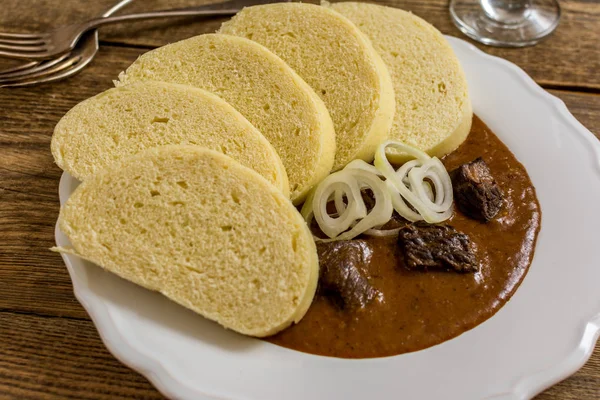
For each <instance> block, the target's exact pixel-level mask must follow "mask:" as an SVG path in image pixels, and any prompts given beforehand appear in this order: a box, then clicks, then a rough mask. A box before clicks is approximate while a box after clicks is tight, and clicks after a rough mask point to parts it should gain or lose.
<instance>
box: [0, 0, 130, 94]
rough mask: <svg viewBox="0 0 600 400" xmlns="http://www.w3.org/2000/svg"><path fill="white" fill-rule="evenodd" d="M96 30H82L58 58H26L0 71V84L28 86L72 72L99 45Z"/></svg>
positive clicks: (121, 3)
mask: <svg viewBox="0 0 600 400" xmlns="http://www.w3.org/2000/svg"><path fill="white" fill-rule="evenodd" d="M132 1H133V0H121V1H119V2H118V3H117V4H115V5H114V6H112V7H111V8H110V9H108V10H106V11H105V12H104V13H103V14H102V16H103V17H109V16H111V15H112V14H114V13H115V12H117V11H119V10H120V9H121V8H123V7H124V6H126V5H127V4H128V3H131V2H132ZM99 48H100V45H99V42H98V31H97V30H94V31H91V32H87V33H85V34H84V35H83V36H82V37H81V39H80V40H79V42H78V43H77V46H76V47H75V48H74V49H73V51H71V52H69V53H67V54H63V55H61V56H59V57H57V58H54V59H51V60H44V61H29V62H26V63H23V64H21V65H18V66H16V67H13V68H10V69H5V70H3V71H0V87H16V86H28V85H33V84H37V83H44V82H54V81H58V80H61V79H65V78H68V77H69V76H72V75H75V74H76V73H78V72H79V71H81V70H82V69H83V68H85V67H86V66H87V65H88V64H89V63H90V62H91V61H92V59H93V58H94V56H95V55H96V53H97V52H98V49H99Z"/></svg>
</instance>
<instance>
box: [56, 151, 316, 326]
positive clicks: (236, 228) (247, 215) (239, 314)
mask: <svg viewBox="0 0 600 400" xmlns="http://www.w3.org/2000/svg"><path fill="white" fill-rule="evenodd" d="M59 226H60V229H61V230H62V231H63V232H64V233H65V234H66V235H67V237H68V238H69V239H70V242H71V244H72V248H68V249H65V248H58V249H55V250H58V251H62V252H69V253H72V254H75V255H78V256H80V257H82V258H84V259H87V260H89V261H92V262H94V263H96V264H97V265H99V266H101V267H103V268H105V269H106V270H108V271H110V272H113V273H115V274H117V275H119V276H121V277H122V278H125V279H127V280H129V281H131V282H134V283H136V284H138V285H141V286H143V287H146V288H148V289H150V290H154V291H158V292H160V293H162V294H164V295H165V296H167V297H168V298H170V299H171V300H173V301H175V302H177V303H179V304H181V305H183V306H185V307H187V308H189V309H191V310H193V311H195V312H197V313H199V314H201V315H203V316H204V317H206V318H208V319H211V320H214V321H216V322H218V323H219V324H221V325H223V326H224V327H226V328H229V329H232V330H235V331H237V332H240V333H243V334H246V335H251V336H267V335H271V334H274V333H276V332H278V331H280V330H282V329H284V328H286V327H287V326H289V325H290V324H292V323H294V322H298V321H299V320H300V319H301V318H302V317H303V316H304V314H305V313H306V311H307V310H308V308H309V306H310V304H311V301H312V299H313V297H314V294H315V290H316V285H317V277H318V259H317V252H316V248H315V244H314V241H313V238H312V235H311V232H310V231H309V229H308V227H307V225H306V224H305V223H304V220H303V219H302V216H301V215H300V214H299V213H298V211H297V210H296V208H295V207H294V206H293V205H292V203H291V202H290V201H289V200H288V199H287V198H286V197H285V196H284V195H283V194H282V193H281V191H280V190H279V189H277V188H276V187H274V186H273V185H271V184H270V183H269V182H268V181H267V180H266V179H264V178H263V177H262V176H260V175H259V174H257V173H256V172H254V171H253V170H251V169H249V168H246V167H244V166H243V165H241V164H239V163H238V162H236V161H235V160H233V159H232V158H230V157H228V156H225V155H223V154H222V153H219V152H216V151H213V150H209V149H206V148H202V147H199V146H190V145H170V146H162V147H156V148H152V149H149V150H145V151H143V152H140V153H138V154H136V155H133V156H130V157H125V158H123V159H121V160H119V161H117V162H115V163H113V164H111V165H110V166H108V167H107V168H105V169H103V170H101V171H99V172H98V173H97V174H95V175H93V176H91V177H90V178H89V179H87V180H85V181H84V182H83V183H82V184H81V185H80V186H79V187H78V188H77V189H76V190H75V191H74V192H73V194H72V195H71V197H70V198H69V199H68V200H67V202H66V203H65V204H64V205H63V207H62V208H61V211H60V215H59Z"/></svg>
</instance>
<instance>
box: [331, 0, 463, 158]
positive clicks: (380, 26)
mask: <svg viewBox="0 0 600 400" xmlns="http://www.w3.org/2000/svg"><path fill="white" fill-rule="evenodd" d="M330 7H331V8H332V9H334V10H335V11H337V12H339V13H340V14H342V15H344V16H346V17H347V18H348V19H350V20H351V21H352V22H354V23H355V24H356V25H357V26H358V27H359V28H360V29H361V30H362V31H363V32H364V33H365V34H366V35H367V36H368V37H369V38H370V39H371V43H373V46H374V47H375V49H376V50H377V51H378V52H379V54H380V55H381V57H382V58H383V61H384V62H385V64H386V65H387V67H388V70H389V71H390V74H391V75H392V82H393V84H394V91H395V93H396V115H395V117H394V126H393V127H392V131H391V134H390V137H391V138H392V139H399V140H402V141H404V142H406V143H408V144H409V145H411V146H415V147H418V148H420V149H422V150H424V151H426V152H427V153H429V154H430V155H431V156H437V157H441V156H443V155H445V154H448V153H450V152H452V151H454V150H455V149H456V148H457V147H458V146H459V145H460V144H461V143H462V142H463V141H464V140H465V139H466V138H467V136H468V134H469V131H470V129H471V120H472V117H473V111H472V108H471V101H470V99H469V90H468V87H467V80H466V78H465V74H464V72H463V69H462V67H461V65H460V62H459V61H458V58H457V57H456V55H455V54H454V52H453V51H452V48H451V47H450V44H448V42H447V41H446V39H445V38H444V36H443V35H442V34H441V33H440V32H439V31H438V30H437V29H436V28H435V27H433V26H432V25H430V24H429V23H427V22H426V21H424V20H423V19H421V18H419V17H417V16H416V15H413V14H411V13H409V12H406V11H403V10H399V9H397V8H392V7H386V6H380V5H376V4H368V3H354V2H343V3H332V4H331V5H330Z"/></svg>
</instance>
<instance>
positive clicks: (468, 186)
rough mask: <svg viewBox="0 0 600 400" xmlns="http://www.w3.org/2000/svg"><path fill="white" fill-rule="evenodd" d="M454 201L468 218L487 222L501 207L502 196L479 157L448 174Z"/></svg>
mask: <svg viewBox="0 0 600 400" xmlns="http://www.w3.org/2000/svg"><path fill="white" fill-rule="evenodd" d="M450 176H451V178H452V186H453V188H454V200H455V201H456V205H457V207H458V209H459V210H460V211H461V212H462V213H463V214H465V215H467V216H468V217H471V218H474V219H479V220H482V221H489V220H491V219H493V218H494V217H495V216H496V214H498V211H500V208H501V207H502V198H503V194H502V191H501V190H500V188H499V187H498V184H497V183H496V180H495V179H494V177H493V176H492V175H491V173H490V169H489V168H488V166H487V164H486V163H485V161H483V159H482V158H481V157H479V158H477V159H475V160H473V161H471V162H470V163H466V164H463V165H461V166H460V167H458V168H457V169H455V170H454V171H452V172H451V173H450Z"/></svg>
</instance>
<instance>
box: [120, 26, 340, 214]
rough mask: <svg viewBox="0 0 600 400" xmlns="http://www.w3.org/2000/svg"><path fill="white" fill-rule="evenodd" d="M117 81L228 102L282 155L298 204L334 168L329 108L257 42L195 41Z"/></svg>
mask: <svg viewBox="0 0 600 400" xmlns="http://www.w3.org/2000/svg"><path fill="white" fill-rule="evenodd" d="M119 79H120V82H117V83H116V84H117V85H118V86H122V85H124V84H129V83H133V82H138V81H147V80H157V81H164V82H173V83H180V84H186V85H191V86H195V87H198V88H201V89H205V90H208V91H210V92H213V93H215V94H216V95H218V96H219V97H221V98H222V99H224V100H225V101H227V102H228V103H229V104H231V105H232V106H233V107H234V108H235V109H236V110H238V111H239V112H240V113H241V114H242V115H244V116H245V117H246V118H247V119H248V120H249V121H250V122H251V123H252V125H254V126H255V127H256V128H257V129H258V130H259V131H260V132H261V133H262V134H263V135H264V136H265V137H266V138H267V140H268V141H269V142H270V143H271V144H272V145H273V147H274V148H275V150H277V153H278V154H279V157H280V158H281V161H282V162H283V165H284V166H285V169H286V171H287V174H288V179H289V182H290V197H291V199H292V201H293V202H294V203H295V204H299V203H301V202H302V200H303V199H304V197H305V196H306V195H307V193H308V191H309V190H310V189H311V188H312V187H313V186H314V185H315V184H317V183H318V182H320V181H321V180H322V179H323V178H325V177H326V176H327V174H328V173H329V171H330V170H331V167H332V166H333V159H334V156H335V132H334V129H333V123H332V121H331V118H330V116H329V113H328V112H327V108H326V107H325V105H324V104H323V102H322V101H321V99H320V98H319V96H317V95H316V94H315V92H314V91H313V90H312V89H311V88H310V86H308V84H307V83H306V82H304V81H303V80H302V78H300V77H299V76H298V75H297V74H296V73H295V72H294V71H293V70H292V69H291V68H290V67H289V66H288V65H287V64H286V63H285V62H283V61H282V60H281V59H280V58H279V57H277V56H276V55H275V54H273V53H272V52H270V51H269V50H267V49H266V48H265V47H263V46H261V45H259V44H258V43H256V42H253V41H251V40H247V39H243V38H238V37H235V36H228V35H219V34H208V35H200V36H196V37H192V38H190V39H186V40H182V41H180V42H177V43H172V44H169V45H167V46H163V47H160V48H158V49H155V50H152V51H150V52H148V53H146V54H143V55H142V56H141V57H140V58H138V59H137V61H135V62H134V63H133V64H132V65H131V66H130V67H129V68H127V70H126V71H125V72H124V73H121V75H120V76H119Z"/></svg>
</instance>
